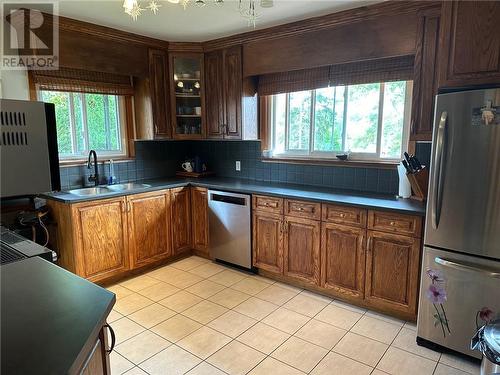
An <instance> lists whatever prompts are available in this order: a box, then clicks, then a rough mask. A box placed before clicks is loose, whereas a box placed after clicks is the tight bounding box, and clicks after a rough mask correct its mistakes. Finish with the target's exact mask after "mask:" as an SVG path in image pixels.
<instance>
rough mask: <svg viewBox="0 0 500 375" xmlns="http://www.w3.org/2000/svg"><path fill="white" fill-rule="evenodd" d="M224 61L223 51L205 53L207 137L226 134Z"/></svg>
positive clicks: (219, 136) (220, 136) (217, 136)
mask: <svg viewBox="0 0 500 375" xmlns="http://www.w3.org/2000/svg"><path fill="white" fill-rule="evenodd" d="M222 61H223V53H222V51H213V52H209V53H207V54H206V55H205V82H206V86H207V87H206V90H205V92H206V99H205V102H206V111H205V113H206V123H207V138H223V135H224V126H223V124H224V92H223V71H222Z"/></svg>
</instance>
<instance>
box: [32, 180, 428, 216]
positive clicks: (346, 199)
mask: <svg viewBox="0 0 500 375" xmlns="http://www.w3.org/2000/svg"><path fill="white" fill-rule="evenodd" d="M144 182H146V183H147V182H149V181H147V180H145V181H144ZM238 183H239V184H245V183H248V185H249V186H248V187H245V186H243V185H239V186H234V185H232V184H231V183H228V182H227V181H220V182H214V181H205V180H193V179H185V180H177V181H175V180H174V181H168V180H166V181H164V182H162V181H161V180H157V181H156V182H155V184H154V185H153V186H151V187H147V188H140V189H135V190H133V191H121V192H115V193H111V194H105V195H101V196H89V197H78V196H75V195H71V196H70V194H69V193H54V194H50V193H49V194H42V195H41V197H42V198H45V199H49V200H54V201H58V202H62V203H66V204H76V203H81V202H89V201H94V200H95V201H97V200H102V199H111V198H118V197H122V196H127V195H134V194H141V193H147V192H153V191H158V190H162V189H170V188H176V187H184V186H196V187H204V188H207V189H214V190H215V189H217V190H224V191H231V192H236V193H246V194H263V195H270V196H276V197H282V198H291V199H301V200H307V201H314V202H321V203H332V204H340V205H346V206H354V207H360V208H365V209H376V210H383V211H392V212H399V213H403V214H409V215H416V216H425V203H423V202H419V201H414V200H411V199H403V198H399V199H395V200H392V199H390V198H389V197H388V198H384V197H380V196H378V197H373V196H370V195H369V194H366V195H363V193H362V192H359V193H358V192H356V193H355V194H354V193H353V194H349V193H348V192H325V191H322V192H319V191H315V190H314V189H315V187H313V186H308V185H304V186H303V189H301V188H300V187H302V186H300V187H298V186H297V185H294V186H293V187H292V186H290V187H287V186H286V185H280V186H273V185H272V184H270V185H269V186H265V185H262V186H256V185H255V184H259V183H261V182H258V181H255V182H254V181H251V182H250V181H249V182H242V181H241V180H238ZM308 188H309V189H308ZM287 189H289V191H288V192H287V191H286V190H287ZM278 190H282V191H278ZM315 195H316V197H315ZM329 195H330V197H329ZM68 196H70V197H68ZM398 206H399V207H398Z"/></svg>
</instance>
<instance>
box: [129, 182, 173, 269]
mask: <svg viewBox="0 0 500 375" xmlns="http://www.w3.org/2000/svg"><path fill="white" fill-rule="evenodd" d="M127 211H128V215H127V219H128V229H129V240H130V241H129V249H130V260H131V267H132V268H136V267H141V266H144V265H147V264H149V263H152V262H155V261H158V260H161V259H164V258H167V257H168V256H170V255H171V253H172V246H171V226H170V217H169V212H170V191H168V190H161V191H155V192H152V193H144V194H135V195H130V196H128V197H127Z"/></svg>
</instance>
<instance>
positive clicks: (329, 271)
mask: <svg viewBox="0 0 500 375" xmlns="http://www.w3.org/2000/svg"><path fill="white" fill-rule="evenodd" d="M321 232H322V237H321V259H322V261H321V286H322V287H323V288H327V289H330V290H331V291H332V292H333V293H334V294H335V295H339V296H341V297H345V298H347V299H359V300H362V299H363V297H364V294H363V292H364V281H365V230H364V229H361V228H350V227H347V226H343V225H338V224H332V223H323V226H322V228H321Z"/></svg>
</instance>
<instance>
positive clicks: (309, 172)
mask: <svg viewBox="0 0 500 375" xmlns="http://www.w3.org/2000/svg"><path fill="white" fill-rule="evenodd" d="M135 148H136V158H135V160H130V161H125V162H117V163H115V176H116V177H117V179H118V181H119V182H129V181H135V180H141V179H153V178H164V177H172V176H174V175H175V171H176V170H178V169H180V163H181V162H182V161H184V160H185V159H186V158H192V157H194V156H195V155H199V156H200V157H201V158H202V159H203V161H204V162H205V163H206V164H207V166H208V169H209V170H211V171H213V172H215V174H216V175H217V176H219V177H233V178H245V179H251V180H257V181H263V182H280V183H293V184H302V185H314V186H321V187H331V188H333V189H349V190H356V191H360V192H370V193H381V194H397V192H398V175H397V171H396V170H395V169H394V170H393V169H383V168H364V167H339V166H320V165H304V164H289V163H274V162H273V163H270V162H263V161H262V158H261V151H260V141H137V142H136V143H135ZM416 154H417V156H418V157H419V159H420V161H421V162H422V164H425V165H428V162H429V159H430V143H418V144H417V148H416ZM98 156H99V155H98ZM237 160H239V161H240V162H241V171H236V169H235V162H236V161H237ZM60 170H61V186H62V189H63V190H64V189H71V188H78V187H82V186H90V185H92V184H91V183H89V182H88V176H89V175H90V174H91V173H92V170H89V169H87V166H86V165H81V166H72V167H61V168H60ZM99 174H100V176H101V178H102V179H101V183H105V182H106V181H107V177H108V176H109V164H108V163H107V160H106V163H105V164H104V165H103V163H102V162H101V163H99Z"/></svg>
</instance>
